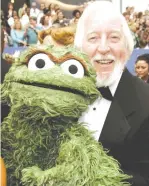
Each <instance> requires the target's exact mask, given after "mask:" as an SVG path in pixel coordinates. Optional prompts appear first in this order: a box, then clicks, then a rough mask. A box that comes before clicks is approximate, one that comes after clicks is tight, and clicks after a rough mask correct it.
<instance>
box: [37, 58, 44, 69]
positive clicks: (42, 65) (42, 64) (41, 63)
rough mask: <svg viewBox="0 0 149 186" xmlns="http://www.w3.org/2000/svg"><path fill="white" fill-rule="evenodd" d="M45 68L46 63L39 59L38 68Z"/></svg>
mask: <svg viewBox="0 0 149 186" xmlns="http://www.w3.org/2000/svg"><path fill="white" fill-rule="evenodd" d="M44 66H45V61H44V60H43V59H38V60H37V61H36V67H38V68H43V67H44Z"/></svg>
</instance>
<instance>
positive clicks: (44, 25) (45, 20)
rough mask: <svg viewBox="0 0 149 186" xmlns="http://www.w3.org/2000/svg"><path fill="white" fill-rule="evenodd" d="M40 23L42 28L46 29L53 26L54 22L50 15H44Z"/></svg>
mask: <svg viewBox="0 0 149 186" xmlns="http://www.w3.org/2000/svg"><path fill="white" fill-rule="evenodd" d="M40 25H41V29H42V30H46V29H48V28H50V27H51V26H52V22H51V21H50V18H49V16H48V15H44V16H43V17H42V18H41V20H40Z"/></svg>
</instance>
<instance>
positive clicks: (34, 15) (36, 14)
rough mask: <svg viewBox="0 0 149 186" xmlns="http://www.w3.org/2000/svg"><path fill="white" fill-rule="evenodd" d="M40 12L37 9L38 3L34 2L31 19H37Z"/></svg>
mask: <svg viewBox="0 0 149 186" xmlns="http://www.w3.org/2000/svg"><path fill="white" fill-rule="evenodd" d="M39 12H40V10H39V9H38V8H37V4H36V2H32V4H31V9H30V16H31V17H37V16H38V14H39Z"/></svg>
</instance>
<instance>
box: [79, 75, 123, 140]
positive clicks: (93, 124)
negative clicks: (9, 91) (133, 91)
mask: <svg viewBox="0 0 149 186" xmlns="http://www.w3.org/2000/svg"><path fill="white" fill-rule="evenodd" d="M121 75H122V74H121ZM121 75H120V77H119V78H117V81H115V82H114V83H113V84H112V85H111V86H109V89H110V91H111V94H112V96H114V94H115V92H116V89H117V86H118V83H119V81H120V78H121ZM111 103H112V102H111V101H109V100H107V99H105V98H103V97H99V98H98V99H96V100H95V102H94V103H92V104H91V105H89V106H88V109H87V110H86V111H85V112H83V113H82V115H81V117H80V118H79V123H85V124H86V127H87V128H88V129H89V130H90V131H93V137H94V138H95V139H96V140H97V141H98V140H99V137H100V134H101V131H102V128H103V125H104V123H105V120H106V117H107V114H108V111H109V109H110V106H111Z"/></svg>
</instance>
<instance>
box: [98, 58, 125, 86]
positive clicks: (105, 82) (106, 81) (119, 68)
mask: <svg viewBox="0 0 149 186" xmlns="http://www.w3.org/2000/svg"><path fill="white" fill-rule="evenodd" d="M124 66H125V64H124V63H122V62H118V61H116V62H115V66H114V70H113V72H111V74H110V75H109V76H108V77H107V76H105V77H103V76H102V77H101V75H100V74H97V76H96V86H97V87H98V88H99V87H107V86H110V85H112V84H113V83H114V82H115V81H116V80H117V79H118V78H119V77H120V75H121V74H122V72H123V69H124Z"/></svg>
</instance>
